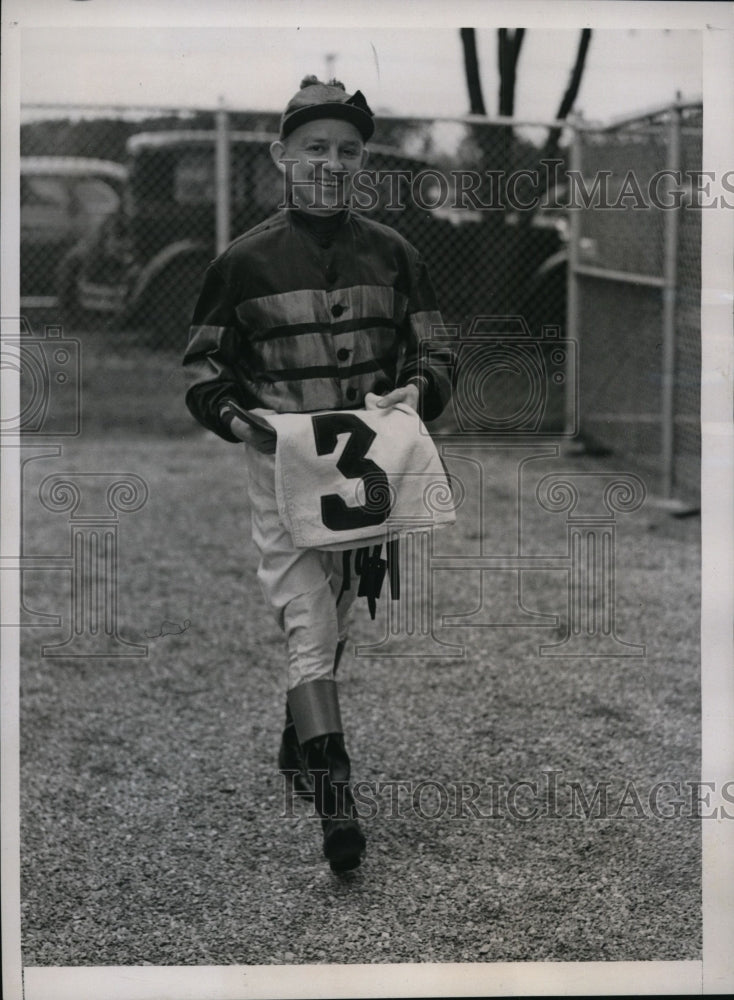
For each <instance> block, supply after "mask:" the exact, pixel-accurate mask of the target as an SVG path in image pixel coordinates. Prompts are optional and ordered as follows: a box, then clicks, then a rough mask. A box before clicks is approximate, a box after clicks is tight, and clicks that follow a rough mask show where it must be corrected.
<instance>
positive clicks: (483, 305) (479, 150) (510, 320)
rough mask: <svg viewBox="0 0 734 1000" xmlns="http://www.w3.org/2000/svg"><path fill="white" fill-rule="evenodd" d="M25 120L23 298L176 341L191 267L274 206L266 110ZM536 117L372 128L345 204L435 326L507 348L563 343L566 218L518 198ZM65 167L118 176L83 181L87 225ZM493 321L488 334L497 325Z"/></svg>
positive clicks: (508, 400) (124, 337) (542, 128)
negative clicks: (431, 307)
mask: <svg viewBox="0 0 734 1000" xmlns="http://www.w3.org/2000/svg"><path fill="white" fill-rule="evenodd" d="M24 113H25V116H26V120H25V121H24V123H23V126H22V131H21V153H22V157H23V174H24V179H23V183H24V194H23V205H22V216H21V219H22V230H23V232H22V248H21V272H22V288H21V293H22V300H23V302H24V305H25V306H26V307H28V306H33V305H44V306H46V307H47V308H49V309H50V310H51V312H52V314H53V319H54V321H55V322H61V323H63V324H64V327H65V329H67V330H69V331H72V332H73V331H75V330H84V329H89V328H94V327H97V326H100V325H104V326H106V327H109V328H110V329H111V330H112V331H115V334H116V340H117V342H118V343H121V344H122V343H125V342H127V343H129V342H130V341H131V339H133V338H134V339H135V340H136V343H141V342H143V343H145V344H147V345H149V346H150V347H151V348H171V349H174V350H179V351H182V350H183V346H184V344H185V341H186V336H187V329H188V323H189V319H190V315H191V311H192V308H193V305H194V303H195V300H196V296H197V293H198V289H199V287H200V284H201V280H202V276H203V272H204V269H205V268H206V266H207V264H208V262H209V261H210V260H211V259H212V258H213V257H214V256H215V254H216V253H217V252H218V250H220V249H222V248H223V247H224V246H225V245H226V244H227V242H228V241H229V240H230V239H233V238H234V237H236V236H237V235H239V234H240V233H243V232H245V231H246V230H247V229H249V228H251V227H252V226H254V225H256V224H257V223H259V222H261V221H262V220H263V219H265V218H267V217H268V216H269V215H271V214H272V213H273V212H275V211H276V210H277V208H278V206H279V205H280V204H281V203H282V201H283V182H282V178H281V175H280V173H279V172H278V171H277V170H276V168H275V166H274V165H273V163H272V160H271V158H270V155H269V146H270V143H271V142H272V140H273V139H274V138H276V137H277V128H278V116H277V115H275V114H250V113H246V112H235V111H228V112H224V111H220V112H197V111H185V112H177V113H163V112H160V113H151V112H147V113H142V112H141V113H139V114H136V113H135V112H134V111H132V110H129V111H127V112H126V113H122V112H115V113H113V112H109V113H107V114H103V113H101V112H99V111H97V112H95V113H94V114H92V113H91V112H84V111H83V110H81V109H79V110H77V112H76V113H75V114H73V115H71V114H69V113H68V112H67V113H66V114H64V113H59V112H55V116H54V114H51V112H50V111H47V112H46V114H45V115H44V110H43V109H41V108H26V109H24ZM553 124H554V123H548V124H547V125H532V124H523V123H518V122H511V121H508V120H501V121H490V122H484V121H475V120H469V119H463V120H438V119H409V118H397V117H390V118H388V117H382V118H379V119H378V120H377V128H376V133H375V136H374V139H373V141H372V142H371V143H370V158H369V161H368V164H367V167H366V171H367V174H366V180H365V182H364V183H363V185H362V192H363V193H362V194H361V195H359V196H358V198H357V202H356V205H355V208H356V210H357V211H361V212H364V214H365V215H367V216H368V217H370V218H373V219H375V220H376V221H378V222H382V223H385V224H387V225H390V226H392V227H394V228H395V229H396V230H397V231H398V232H400V233H402V234H403V235H404V236H405V237H406V238H407V239H408V240H410V242H411V243H413V244H414V246H415V247H416V248H417V249H418V250H419V251H420V253H421V254H422V256H423V257H424V259H425V260H426V263H427V265H428V269H429V273H430V274H431V278H432V281H433V284H434V286H435V290H436V293H437V298H438V301H439V305H440V307H441V311H442V315H443V319H444V321H445V323H446V324H447V325H449V326H451V327H452V328H453V329H454V330H455V331H456V332H457V335H460V334H462V333H465V332H466V331H468V330H469V329H470V328H472V324H474V326H475V327H476V321H477V319H478V318H479V319H482V320H483V318H484V317H487V316H492V317H495V318H496V317H500V321H499V325H500V326H503V325H504V326H503V330H504V334H506V336H507V337H508V338H509V339H510V340H511V341H512V342H513V343H514V342H515V341H516V340H518V338H520V339H527V338H529V337H532V338H534V339H535V341H540V342H542V341H543V328H544V326H551V327H552V328H553V329H554V331H555V332H554V337H555V338H558V337H559V336H562V332H563V328H564V326H565V306H566V303H565V299H566V280H565V253H564V247H565V243H564V240H565V218H564V216H563V214H562V213H558V212H555V213H552V212H544V211H542V210H534V209H525V208H524V207H523V206H524V205H525V204H530V203H532V198H531V197H530V194H531V193H532V189H533V188H534V187H537V184H536V183H535V182H534V181H533V178H532V175H533V173H534V174H535V175H536V176H539V175H541V174H542V169H541V164H540V161H541V158H542V155H543V149H544V145H545V142H546V140H547V137H548V134H549V128H550V126H551V125H553ZM50 154H53V159H54V160H55V162H54V163H52V162H51V155H50ZM72 159H73V161H74V165H73V170H75V171H83V164H84V162H85V160H86V161H87V163H88V165H89V167H90V171H91V169H92V160H94V161H95V162H96V164H97V173H98V175H99V174H100V171H101V170H102V167H103V166H104V165H103V164H102V163H101V162H100V161H102V160H107V161H111V163H112V164H114V166H115V167H117V168H118V169H120V168H124V170H125V172H126V177H125V179H124V180H122V181H119V179H116V180H115V183H113V182H112V180H111V179H107V178H105V177H103V176H101V175H100V176H99V177H98V176H97V175H95V177H97V179H98V182H99V183H100V184H101V183H103V182H104V183H105V184H107V185H108V188H109V190H108V192H107V198H106V201H105V202H104V205H103V207H102V208H101V209H100V210H99V211H97V213H96V214H94V215H93V217H92V216H91V215H90V213H89V212H87V213H86V216H87V217H86V218H82V213H81V210H80V205H81V204H83V203H84V193H83V191H82V190H81V189H80V188H79V184H80V181H79V179H78V178H73V179H71V180H70V179H69V177H68V176H67V174H68V172H69V171H71V170H72V163H71V161H72ZM561 160H562V156H561V157H559V164H560V163H561ZM44 161H46V164H45V165H46V167H47V168H48V170H47V174H46V176H45V177H41V176H40V173H39V171H42V169H43V167H44ZM109 169H111V166H110V168H109ZM558 169H561V168H560V167H559V168H557V170H556V172H558ZM31 170H33V171H35V172H36V173H35V176H34V178H33V179H31V178H30V173H31ZM518 171H525V172H526V173H525V174H519V175H518V173H517V172H518ZM561 172H562V170H561ZM512 177H515V181H514V182H512V190H508V178H512ZM544 185H545V181H544ZM31 196H33V197H35V200H36V208H35V209H31V207H30V201H31ZM536 201H537V199H536ZM34 211H35V216H34V215H33V212H34ZM505 327H506V329H504V328H505ZM493 329H494V333H493V337H494V338H495V340H496V339H497V336H498V334H497V323H496V322H495V324H494V328H493ZM499 335H500V339H501V337H502V335H503V331H500V334H499ZM539 350H541V352H542V351H544V350H545V348H544V347H541V348H539ZM524 378H525V375H524V373H523V372H522V371H519V372H518V371H517V370H513V367H512V365H510V366H507V365H496V366H494V368H493V370H492V371H491V372H490V373H489V374H488V375H487V378H486V379H485V380H484V381H483V384H482V389H481V392H482V393H483V394H484V395H485V396H486V402H487V405H488V406H491V407H493V408H494V410H495V411H496V412H498V413H503V412H506V411H509V412H510V413H512V411H513V408H514V407H515V400H516V397H517V394H518V392H520V393H522V392H523V391H526V389H525V388H524V387H523V379H524ZM544 426H545V427H546V428H547V429H549V430H553V429H555V430H557V431H561V430H562V429H563V394H562V391H559V390H558V389H557V387H555V386H554V391H553V392H551V393H549V394H548V399H547V406H546V407H545V411H544Z"/></svg>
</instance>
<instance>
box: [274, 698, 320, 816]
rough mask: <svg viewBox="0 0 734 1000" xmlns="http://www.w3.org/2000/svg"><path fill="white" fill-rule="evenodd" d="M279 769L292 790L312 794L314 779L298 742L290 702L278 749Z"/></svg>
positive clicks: (286, 705)
mask: <svg viewBox="0 0 734 1000" xmlns="http://www.w3.org/2000/svg"><path fill="white" fill-rule="evenodd" d="M278 770H279V771H280V773H281V774H282V775H283V777H284V778H285V779H286V781H288V782H290V787H291V790H292V791H293V792H294V793H295V794H296V795H301V796H312V795H313V781H312V780H311V776H310V775H309V773H308V771H307V770H306V761H305V760H304V757H303V751H302V750H301V744H300V743H299V742H298V736H297V735H296V727H295V724H294V722H293V716H292V715H291V708H290V705H289V704H288V702H287V701H286V704H285V726H284V728H283V735H282V736H281V738H280V749H279V750H278Z"/></svg>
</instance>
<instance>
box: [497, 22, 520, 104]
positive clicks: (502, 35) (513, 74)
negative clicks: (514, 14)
mask: <svg viewBox="0 0 734 1000" xmlns="http://www.w3.org/2000/svg"><path fill="white" fill-rule="evenodd" d="M524 36H525V29H524V28H516V29H515V31H514V32H512V31H510V30H509V29H508V28H499V29H498V31H497V48H498V51H497V61H498V66H499V74H500V95H499V107H498V111H499V114H501V115H507V117H508V118H509V117H512V115H513V114H514V113H515V80H516V78H517V60H518V58H519V56H520V49H521V47H522V42H523V38H524Z"/></svg>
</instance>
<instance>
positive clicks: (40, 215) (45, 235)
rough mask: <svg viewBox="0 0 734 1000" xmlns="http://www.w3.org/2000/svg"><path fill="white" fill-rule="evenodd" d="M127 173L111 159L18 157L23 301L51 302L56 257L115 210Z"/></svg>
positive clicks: (33, 303)
mask: <svg viewBox="0 0 734 1000" xmlns="http://www.w3.org/2000/svg"><path fill="white" fill-rule="evenodd" d="M126 176H127V170H126V168H125V167H124V166H123V165H122V164H121V163H115V162H113V161H111V160H98V159H92V158H91V157H72V156H24V157H21V161H20V292H21V302H22V304H23V305H24V306H26V307H28V306H33V305H53V304H55V296H56V293H57V288H56V287H55V280H54V276H55V273H56V269H57V267H58V264H59V262H60V261H61V259H62V258H63V257H64V256H65V254H66V253H67V252H68V251H69V249H70V248H71V247H73V246H75V245H76V244H78V243H79V242H80V241H81V240H84V239H89V238H90V237H91V236H92V235H93V234H94V233H95V232H96V231H97V230H98V229H99V227H100V226H101V225H102V224H103V223H104V221H105V219H107V218H109V217H110V216H111V215H113V214H114V213H115V212H117V211H118V209H119V206H120V198H121V192H122V188H123V186H124V183H125V179H126Z"/></svg>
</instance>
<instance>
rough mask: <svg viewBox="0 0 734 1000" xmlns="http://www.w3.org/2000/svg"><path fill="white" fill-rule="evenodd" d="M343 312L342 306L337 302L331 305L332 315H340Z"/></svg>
mask: <svg viewBox="0 0 734 1000" xmlns="http://www.w3.org/2000/svg"><path fill="white" fill-rule="evenodd" d="M343 312H344V306H340V305H339V303H338V302H337V304H336V305H335V306H332V307H331V315H332V316H341V314H342V313H343Z"/></svg>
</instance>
